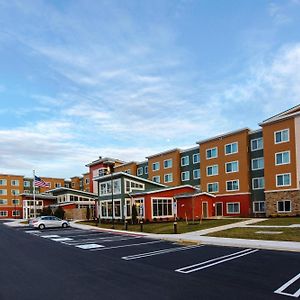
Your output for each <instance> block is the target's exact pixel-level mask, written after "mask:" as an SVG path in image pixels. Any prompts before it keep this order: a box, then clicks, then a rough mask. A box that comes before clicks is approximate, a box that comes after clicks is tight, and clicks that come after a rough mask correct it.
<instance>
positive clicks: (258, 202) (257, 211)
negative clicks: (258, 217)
mask: <svg viewBox="0 0 300 300" xmlns="http://www.w3.org/2000/svg"><path fill="white" fill-rule="evenodd" d="M261 203H263V204H264V210H255V204H258V206H259V208H260V204H261ZM253 212H254V213H265V212H266V201H253Z"/></svg>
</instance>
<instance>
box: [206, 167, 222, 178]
mask: <svg viewBox="0 0 300 300" xmlns="http://www.w3.org/2000/svg"><path fill="white" fill-rule="evenodd" d="M218 174H219V166H218V165H213V166H208V167H206V175H207V176H214V175H218Z"/></svg>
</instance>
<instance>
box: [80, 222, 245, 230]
mask: <svg viewBox="0 0 300 300" xmlns="http://www.w3.org/2000/svg"><path fill="white" fill-rule="evenodd" d="M244 220H246V219H217V220H214V219H210V220H203V221H202V222H201V224H200V223H199V221H198V222H195V223H194V224H191V222H190V223H188V224H186V222H183V221H180V222H177V232H178V233H185V232H190V231H196V230H202V229H207V228H211V227H217V226H222V225H227V224H231V223H236V222H240V221H244ZM80 223H81V224H86V225H93V226H95V223H94V222H91V221H90V222H80ZM101 227H102V228H109V229H111V228H112V226H111V224H101ZM115 229H118V230H124V224H115ZM128 230H129V231H141V226H140V225H131V224H128ZM143 231H144V232H148V233H174V231H173V222H162V223H149V224H143Z"/></svg>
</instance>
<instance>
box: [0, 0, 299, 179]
mask: <svg viewBox="0 0 300 300" xmlns="http://www.w3.org/2000/svg"><path fill="white" fill-rule="evenodd" d="M299 28H300V0H286V1H262V0H257V1H255V0H249V1H237V0H235V1H233V0H223V1H222V0H220V1H210V0H206V1H204V0H202V1H201V0H197V1H196V0H178V1H175V0H170V1H168V0H165V1H164V0H159V1H158V0H151V1H139V0H137V1H133V0H127V1H124V0H119V1H118V0H107V1H101V0H99V1H98V0H97V1H96V0H94V1H92V0H89V1H86V0H83V1H79V0H73V1H68V0H64V1H59V0H56V1H40V0H34V1H31V0H27V1H23V0H20V1H14V0H10V1H7V0H0V70H1V72H0V99H1V107H0V137H1V138H0V173H13V174H23V175H26V176H30V175H31V173H32V169H36V170H37V174H38V175H40V176H54V177H66V178H67V177H70V176H75V175H80V174H81V173H83V172H86V171H87V169H86V168H85V167H84V165H85V164H86V163H89V162H90V161H92V160H94V159H96V158H97V157H98V156H99V155H102V156H111V157H115V158H119V159H122V160H125V161H131V160H137V161H142V160H144V159H145V157H146V156H148V155H152V154H154V153H157V152H160V151H164V150H167V149H172V148H177V147H178V148H187V147H190V146H195V145H196V144H195V142H196V141H199V140H201V139H205V138H208V137H211V136H214V135H217V134H220V133H224V132H228V131H232V130H236V129H239V128H243V127H250V128H251V129H257V128H258V125H257V123H259V122H261V121H262V120H264V119H266V118H268V117H270V116H272V115H274V114H276V113H278V112H280V111H282V110H285V109H288V108H290V107H292V106H294V105H297V104H299V100H300V30H299Z"/></svg>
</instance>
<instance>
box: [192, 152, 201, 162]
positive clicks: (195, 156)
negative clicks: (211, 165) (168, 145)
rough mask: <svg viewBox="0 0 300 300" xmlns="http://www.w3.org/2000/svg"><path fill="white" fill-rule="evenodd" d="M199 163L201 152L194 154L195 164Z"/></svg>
mask: <svg viewBox="0 0 300 300" xmlns="http://www.w3.org/2000/svg"><path fill="white" fill-rule="evenodd" d="M197 163H200V154H199V153H196V154H193V164H197Z"/></svg>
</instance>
